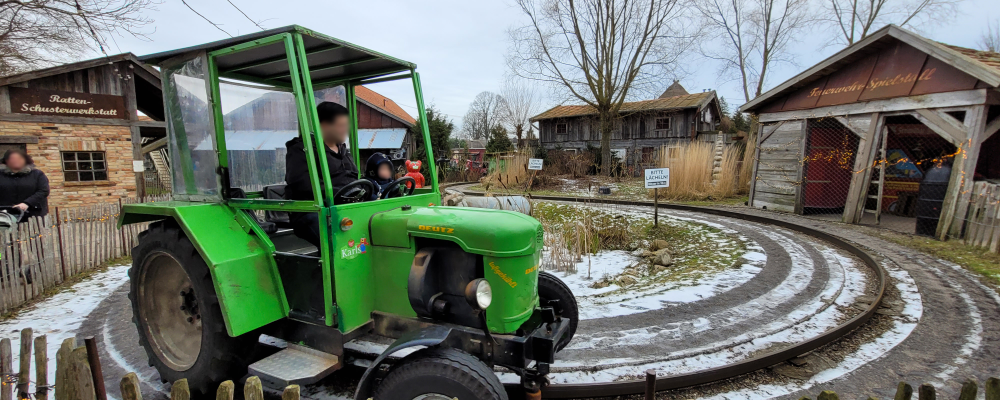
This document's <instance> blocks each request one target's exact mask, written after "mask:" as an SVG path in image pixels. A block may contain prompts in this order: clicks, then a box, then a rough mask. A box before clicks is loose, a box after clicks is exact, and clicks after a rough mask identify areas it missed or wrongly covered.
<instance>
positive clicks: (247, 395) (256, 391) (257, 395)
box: [171, 376, 264, 400]
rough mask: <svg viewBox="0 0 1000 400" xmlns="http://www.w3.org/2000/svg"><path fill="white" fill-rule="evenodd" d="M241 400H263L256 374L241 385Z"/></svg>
mask: <svg viewBox="0 0 1000 400" xmlns="http://www.w3.org/2000/svg"><path fill="white" fill-rule="evenodd" d="M171 400H177V399H171ZM243 400H264V388H263V386H261V384H260V378H258V377H256V376H251V377H249V378H247V383H246V385H244V386H243Z"/></svg>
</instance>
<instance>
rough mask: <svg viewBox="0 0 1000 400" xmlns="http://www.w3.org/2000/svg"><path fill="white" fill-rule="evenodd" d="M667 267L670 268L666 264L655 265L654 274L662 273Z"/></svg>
mask: <svg viewBox="0 0 1000 400" xmlns="http://www.w3.org/2000/svg"><path fill="white" fill-rule="evenodd" d="M667 269H668V268H667V266H666V265H654V266H653V274H654V275H655V274H658V273H660V272H663V271H666V270H667Z"/></svg>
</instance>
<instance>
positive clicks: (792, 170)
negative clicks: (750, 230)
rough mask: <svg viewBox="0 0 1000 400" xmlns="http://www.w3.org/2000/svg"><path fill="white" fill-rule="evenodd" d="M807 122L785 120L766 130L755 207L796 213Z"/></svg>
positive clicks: (759, 165)
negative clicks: (804, 132) (804, 131)
mask: <svg viewBox="0 0 1000 400" xmlns="http://www.w3.org/2000/svg"><path fill="white" fill-rule="evenodd" d="M805 125H806V124H805V121H784V123H781V124H779V125H778V126H776V127H775V128H771V127H765V128H763V130H762V134H763V140H761V143H760V146H758V149H759V153H758V154H759V155H758V156H757V166H756V176H755V178H754V190H753V191H754V194H753V204H751V205H752V206H754V207H767V208H768V209H769V210H778V211H789V212H794V211H796V204H797V201H796V199H797V198H798V197H799V193H800V186H801V178H800V174H801V171H802V159H803V153H802V151H803V150H802V146H803V142H804V135H803V130H804V129H805Z"/></svg>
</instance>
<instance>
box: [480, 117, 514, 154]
mask: <svg viewBox="0 0 1000 400" xmlns="http://www.w3.org/2000/svg"><path fill="white" fill-rule="evenodd" d="M506 151H514V145H513V144H512V143H511V142H510V137H509V136H507V130H506V129H504V127H503V125H500V124H497V125H494V126H493V128H491V129H490V140H489V141H488V142H486V152H487V153H501V152H506Z"/></svg>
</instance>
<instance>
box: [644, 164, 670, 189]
mask: <svg viewBox="0 0 1000 400" xmlns="http://www.w3.org/2000/svg"><path fill="white" fill-rule="evenodd" d="M665 187H670V168H648V169H646V189H659V188H665Z"/></svg>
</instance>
